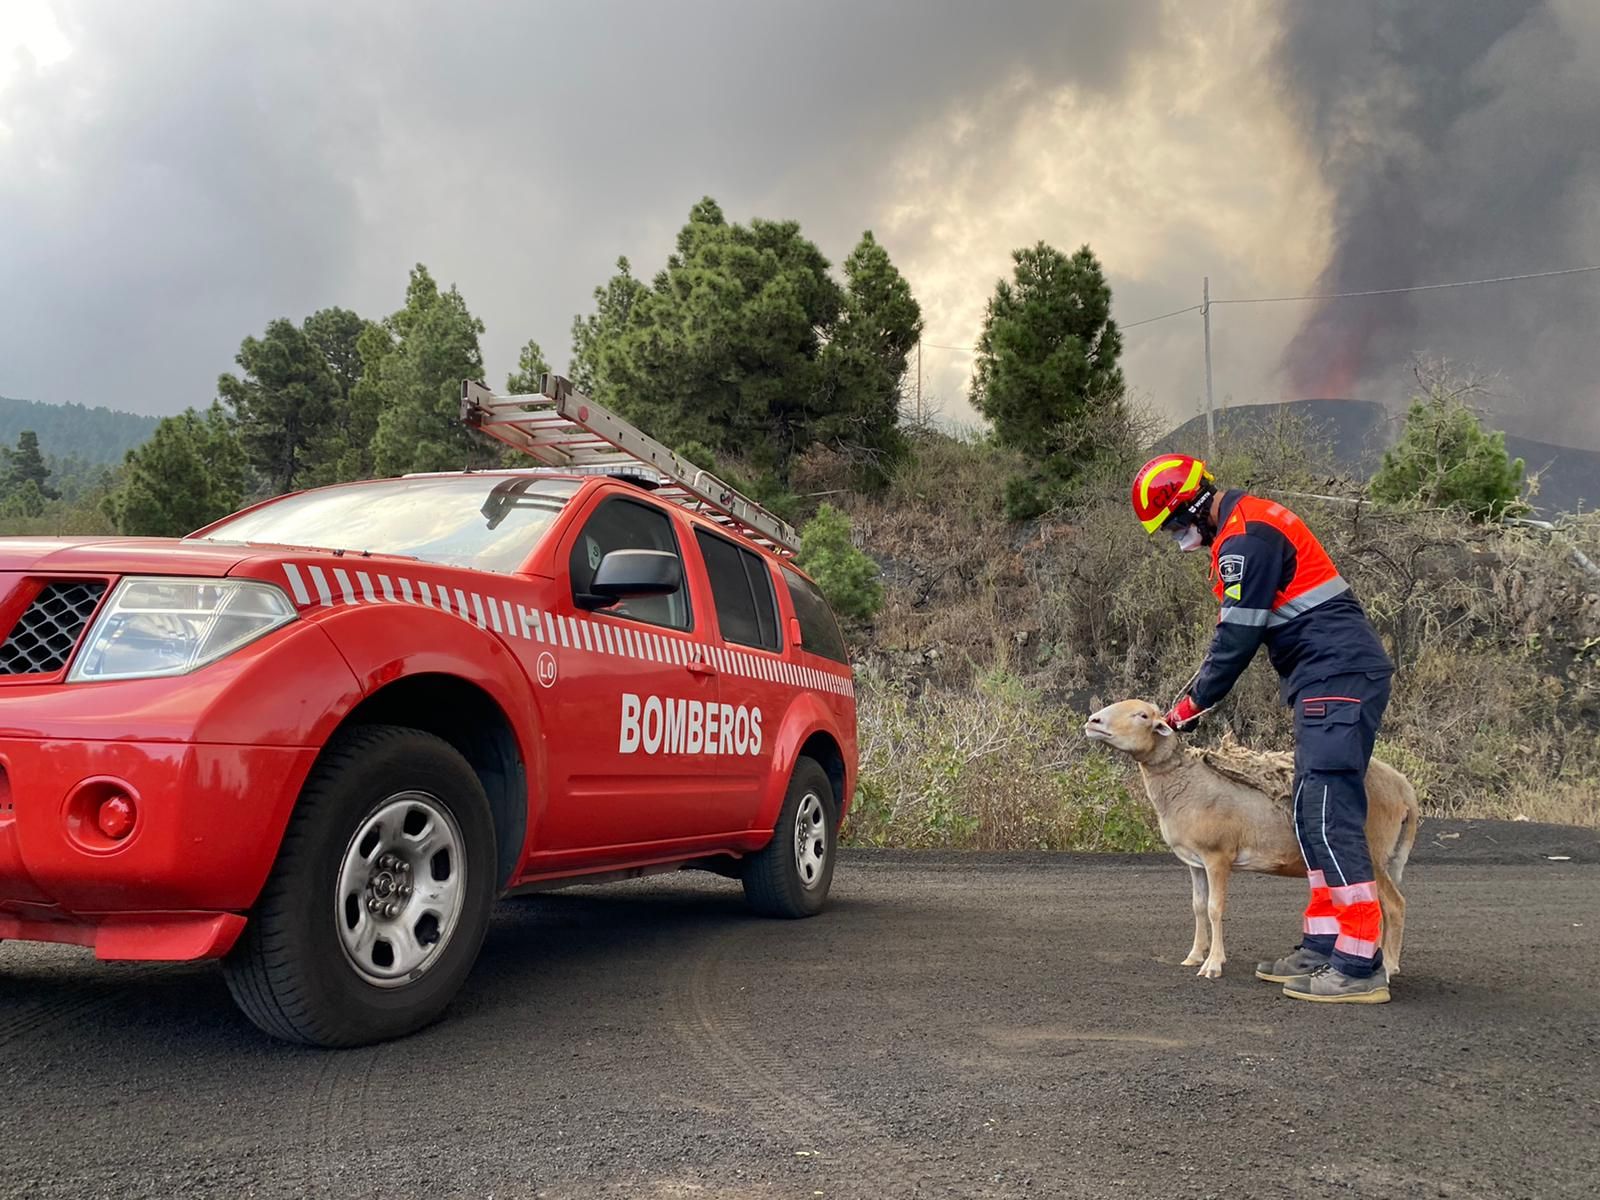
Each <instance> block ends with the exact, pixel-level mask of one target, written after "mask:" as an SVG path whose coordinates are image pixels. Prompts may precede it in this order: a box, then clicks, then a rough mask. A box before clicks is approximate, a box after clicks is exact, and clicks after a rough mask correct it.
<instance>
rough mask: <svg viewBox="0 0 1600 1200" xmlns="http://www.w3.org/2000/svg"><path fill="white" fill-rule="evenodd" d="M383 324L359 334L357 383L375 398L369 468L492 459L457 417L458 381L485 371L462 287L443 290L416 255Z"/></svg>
mask: <svg viewBox="0 0 1600 1200" xmlns="http://www.w3.org/2000/svg"><path fill="white" fill-rule="evenodd" d="M382 332H383V335H384V337H383V338H382V339H378V338H370V339H369V338H368V337H367V336H366V335H363V339H362V343H361V346H362V350H361V359H362V363H363V367H364V370H363V374H362V378H361V382H360V384H358V385H357V387H356V392H357V393H359V394H361V395H362V397H363V399H368V400H370V399H376V400H377V402H378V403H377V428H376V432H375V434H374V437H373V443H372V454H373V467H374V469H375V470H376V471H377V472H378V473H379V474H382V475H399V474H404V473H406V472H409V471H454V470H461V469H462V468H464V467H471V466H478V465H482V464H485V463H488V462H492V461H494V459H495V458H496V452H495V451H494V450H493V449H492V448H491V447H490V446H489V444H488V442H487V439H485V438H484V437H483V436H482V435H481V434H479V433H477V432H475V431H473V430H470V429H467V428H466V427H465V426H464V425H462V423H461V419H460V412H461V381H462V380H464V379H482V378H483V353H482V351H481V350H480V349H479V347H478V335H479V334H481V333H482V332H483V322H482V321H479V320H478V319H477V318H476V317H474V316H473V315H472V314H471V313H470V312H468V311H467V305H466V302H465V301H464V300H463V299H462V298H461V293H460V292H458V291H457V290H456V289H455V288H453V287H452V288H451V289H450V290H449V291H448V292H441V291H440V290H439V286H438V284H436V283H435V282H434V281H433V276H431V275H430V274H429V273H428V269H427V268H426V267H424V266H422V265H421V264H420V263H419V264H418V265H417V266H416V267H415V268H414V269H413V270H412V272H411V283H410V286H409V287H408V288H407V289H406V305H405V307H404V308H402V309H401V310H400V311H399V312H397V313H395V314H394V315H393V316H391V317H389V318H388V319H387V320H386V321H385V322H384V323H383V327H382ZM385 343H386V344H385Z"/></svg>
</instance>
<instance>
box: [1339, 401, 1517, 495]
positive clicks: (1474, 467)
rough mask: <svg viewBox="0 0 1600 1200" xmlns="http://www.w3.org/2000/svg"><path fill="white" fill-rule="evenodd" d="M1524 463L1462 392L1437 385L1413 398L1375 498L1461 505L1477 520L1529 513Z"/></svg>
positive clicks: (1380, 474)
mask: <svg viewBox="0 0 1600 1200" xmlns="http://www.w3.org/2000/svg"><path fill="white" fill-rule="evenodd" d="M1522 475H1523V462H1522V460H1521V459H1520V458H1518V459H1513V458H1512V457H1511V456H1510V455H1509V454H1508V453H1507V452H1506V435H1505V434H1503V433H1491V432H1488V431H1487V430H1485V429H1484V427H1483V424H1482V422H1480V421H1479V420H1478V416H1477V414H1476V413H1475V412H1473V411H1472V409H1471V408H1469V407H1467V405H1466V404H1465V403H1464V402H1463V401H1462V400H1461V399H1460V396H1459V395H1458V394H1457V393H1455V392H1452V391H1450V390H1448V389H1447V388H1446V387H1445V386H1444V385H1442V384H1438V383H1436V384H1434V385H1433V387H1432V388H1431V389H1430V390H1429V393H1428V394H1427V395H1426V396H1418V397H1416V398H1415V399H1414V400H1412V402H1411V411H1410V412H1409V413H1408V414H1407V416H1406V427H1405V432H1404V433H1402V434H1401V436H1400V441H1399V442H1398V443H1396V445H1395V446H1394V448H1393V449H1391V450H1389V451H1387V452H1386V453H1385V454H1384V456H1383V466H1381V467H1380V468H1379V469H1378V473H1377V474H1376V475H1374V476H1373V477H1372V489H1371V490H1372V498H1373V499H1374V500H1379V501H1382V502H1384V503H1387V504H1397V505H1403V506H1409V507H1414V508H1456V509H1460V510H1461V511H1463V512H1465V513H1466V514H1467V515H1468V516H1470V517H1473V518H1474V519H1476V520H1481V521H1487V520H1499V519H1500V518H1502V517H1505V516H1508V515H1511V516H1514V515H1516V514H1517V513H1520V512H1526V511H1527V508H1528V506H1527V504H1526V503H1525V502H1524V501H1523V499H1522V486H1523V480H1522Z"/></svg>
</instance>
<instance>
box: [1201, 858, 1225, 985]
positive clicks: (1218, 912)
mask: <svg viewBox="0 0 1600 1200" xmlns="http://www.w3.org/2000/svg"><path fill="white" fill-rule="evenodd" d="M1232 866H1233V863H1232V860H1231V859H1227V858H1220V857H1218V858H1208V859H1206V916H1207V918H1209V920H1210V922H1211V953H1210V954H1208V955H1207V956H1206V961H1205V962H1204V963H1202V964H1201V965H1200V970H1199V972H1198V974H1199V975H1201V976H1203V977H1204V978H1206V979H1221V978H1222V964H1223V963H1225V962H1227V961H1228V955H1227V952H1226V951H1225V950H1224V949H1223V947H1222V910H1223V908H1224V907H1226V905H1227V903H1228V872H1229V870H1230V869H1231V868H1232Z"/></svg>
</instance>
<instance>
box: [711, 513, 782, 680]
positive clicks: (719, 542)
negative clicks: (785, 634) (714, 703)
mask: <svg viewBox="0 0 1600 1200" xmlns="http://www.w3.org/2000/svg"><path fill="white" fill-rule="evenodd" d="M695 540H696V541H698V542H699V543H700V553H701V555H702V556H703V557H704V558H705V560H706V574H707V575H709V576H710V577H711V598H712V600H713V601H715V603H716V606H717V624H718V625H719V626H721V627H722V636H723V638H724V639H726V640H727V641H730V642H737V643H738V644H739V645H741V646H758V647H760V648H761V649H763V650H774V651H775V650H777V649H779V647H781V646H782V645H783V641H782V639H781V637H780V636H779V634H778V603H777V600H776V598H775V597H774V596H773V594H772V572H770V571H769V570H767V564H766V563H764V562H763V561H762V560H761V556H760V555H759V554H755V553H753V552H751V551H749V550H744V549H741V548H740V547H738V546H735V545H734V544H733V543H732V542H730V541H727V540H725V539H723V538H719V537H718V536H717V535H716V534H714V533H707V532H706V531H705V530H703V529H697V530H695Z"/></svg>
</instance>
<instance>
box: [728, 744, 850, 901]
mask: <svg viewBox="0 0 1600 1200" xmlns="http://www.w3.org/2000/svg"><path fill="white" fill-rule="evenodd" d="M812 801H815V802H816V804H817V805H820V808H821V832H822V834H823V836H824V837H825V842H824V843H823V849H822V852H821V855H820V861H819V862H817V863H814V864H812V868H811V876H810V878H807V877H806V876H805V875H804V874H803V873H802V868H801V862H800V858H801V856H800V855H799V854H798V853H797V850H796V840H797V830H796V825H797V823H798V822H799V821H800V820H801V819H802V818H801V813H802V809H803V808H805V809H809V810H810V812H811V813H812V814H815V812H816V809H815V808H814V807H813V806H812ZM838 814H839V805H838V801H837V800H835V799H834V795H833V783H832V781H831V780H829V778H828V773H827V772H826V771H824V770H823V769H822V766H821V764H820V763H818V762H817V761H816V760H814V759H810V758H802V759H800V760H799V761H798V762H796V763H795V766H794V774H793V775H791V776H790V777H789V791H788V794H787V795H785V796H784V800H783V809H782V811H781V812H780V813H779V814H778V824H777V827H776V828H774V829H773V831H772V840H771V841H770V842H768V843H767V845H766V848H765V849H763V850H762V851H761V852H760V853H758V854H752V855H751V856H750V857H748V858H746V859H745V860H744V871H743V878H744V897H745V900H746V901H747V902H748V903H749V905H750V907H751V908H753V909H755V911H756V912H758V913H760V914H762V915H763V916H767V917H791V918H792V917H814V916H816V915H817V914H818V913H819V912H821V911H822V907H823V905H824V904H826V903H827V901H828V888H829V887H830V886H831V885H832V883H833V863H834V859H835V858H836V857H837V855H838V840H839V815H838Z"/></svg>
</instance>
